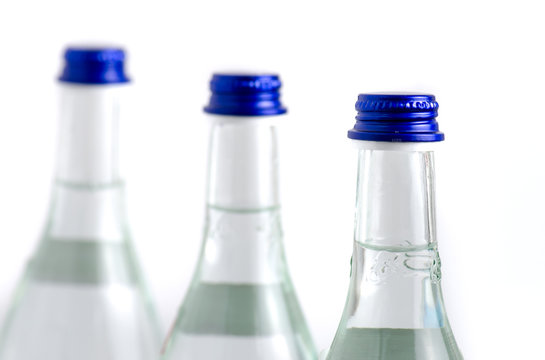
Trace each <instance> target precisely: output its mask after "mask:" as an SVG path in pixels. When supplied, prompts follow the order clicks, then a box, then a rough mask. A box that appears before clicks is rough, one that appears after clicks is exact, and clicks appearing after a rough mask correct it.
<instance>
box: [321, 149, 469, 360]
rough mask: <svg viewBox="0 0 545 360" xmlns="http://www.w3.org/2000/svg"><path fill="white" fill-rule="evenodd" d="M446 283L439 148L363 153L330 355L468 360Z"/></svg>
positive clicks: (342, 359) (357, 359)
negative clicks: (437, 199) (439, 236)
mask: <svg viewBox="0 0 545 360" xmlns="http://www.w3.org/2000/svg"><path fill="white" fill-rule="evenodd" d="M440 283H441V261H440V258H439V253H438V251H437V242H436V234H435V204H434V173H433V153H432V152H430V151H385V150H367V149H364V150H360V155H359V175H358V194H357V207H356V227H355V237H354V252H353V255H352V269H351V283H350V289H349V293H348V298H347V303H346V306H345V309H344V313H343V316H342V319H341V322H340V325H339V328H338V330H337V333H336V335H335V339H334V340H333V343H332V345H331V348H330V350H329V353H328V355H327V357H326V359H327V360H363V359H365V360H398V359H399V360H427V359H429V360H450V359H456V360H458V359H462V355H461V353H460V350H459V349H458V347H457V345H456V341H455V340H454V336H453V334H452V331H451V329H450V325H449V323H448V319H447V316H446V312H445V307H444V304H443V298H442V293H441V285H440Z"/></svg>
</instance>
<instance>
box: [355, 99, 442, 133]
mask: <svg viewBox="0 0 545 360" xmlns="http://www.w3.org/2000/svg"><path fill="white" fill-rule="evenodd" d="M438 107H439V104H438V103H437V102H436V101H435V96H433V95H427V94H395V93H391V94H388V93H384V94H360V95H359V96H358V101H357V102H356V110H357V111H358V115H357V116H356V124H355V125H354V128H353V129H351V130H349V131H348V137H349V138H350V139H355V140H368V141H389V142H431V141H443V140H444V139H445V135H444V134H443V133H442V132H440V131H439V124H438V123H437V121H436V120H435V118H436V117H437V109H438Z"/></svg>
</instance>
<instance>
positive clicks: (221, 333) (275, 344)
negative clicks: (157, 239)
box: [162, 74, 317, 360]
mask: <svg viewBox="0 0 545 360" xmlns="http://www.w3.org/2000/svg"><path fill="white" fill-rule="evenodd" d="M280 86H281V83H280V79H279V77H278V76H276V75H236V74H216V75H214V76H213V78H212V81H211V90H212V96H211V99H210V103H209V105H208V106H206V107H205V112H206V113H208V114H209V117H210V120H211V133H210V148H209V165H208V177H209V178H208V190H207V208H206V219H205V230H204V239H203V244H202V249H201V254H200V259H199V261H198V265H197V269H196V271H195V274H194V277H193V280H192V283H191V285H190V288H189V290H188V292H187V294H186V296H185V299H184V301H183V304H182V306H181V308H180V311H179V314H178V317H177V319H176V321H175V323H174V325H173V327H172V330H171V333H170V336H169V338H168V339H167V342H166V343H165V348H164V350H163V357H162V359H163V360H222V359H225V360H232V359H240V360H250V359H252V360H281V359H282V360H291V359H293V360H295V359H301V360H303V359H305V360H306V359H315V358H316V357H317V355H316V351H315V348H314V345H313V342H312V339H311V336H310V334H309V330H308V328H307V325H306V322H305V319H304V317H303V313H302V311H301V308H300V305H299V302H298V300H297V297H296V294H295V291H294V287H293V285H292V282H291V280H290V275H289V272H288V267H287V264H286V259H285V256H284V249H283V244H282V228H281V224H280V202H279V196H278V169H277V140H276V136H277V130H276V126H275V121H276V119H277V118H279V117H281V116H279V115H282V114H284V113H285V112H286V109H285V108H284V107H283V106H282V104H281V102H280V93H279V88H280Z"/></svg>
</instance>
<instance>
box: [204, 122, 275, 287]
mask: <svg viewBox="0 0 545 360" xmlns="http://www.w3.org/2000/svg"><path fill="white" fill-rule="evenodd" d="M207 201H208V208H207V217H206V230H205V239H204V244H203V249H202V254H201V261H200V267H199V269H200V270H199V277H200V280H202V281H205V282H214V283H231V284H270V283H278V282H280V281H281V274H282V269H283V267H284V257H283V247H282V241H281V239H282V231H281V225H280V210H279V200H278V170H277V143H276V127H275V126H274V123H273V121H272V118H264V117H226V116H213V117H212V128H211V138H210V153H209V181H208V195H207Z"/></svg>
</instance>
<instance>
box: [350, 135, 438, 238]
mask: <svg viewBox="0 0 545 360" xmlns="http://www.w3.org/2000/svg"><path fill="white" fill-rule="evenodd" d="M365 145H366V144H363V147H360V149H359V160H358V161H359V166H358V184H357V199H356V222H355V224H356V226H355V240H356V242H358V243H361V244H365V245H367V246H371V247H372V246H377V247H394V248H397V247H415V246H416V247H423V248H425V247H427V246H428V245H430V244H434V243H435V241H436V231H435V201H434V192H435V188H434V176H435V175H434V158H433V151H431V150H419V149H415V148H414V147H411V145H412V144H410V143H409V144H407V146H404V145H405V144H404V143H401V144H388V145H391V146H385V147H378V148H376V147H375V148H368V147H365Z"/></svg>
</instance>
